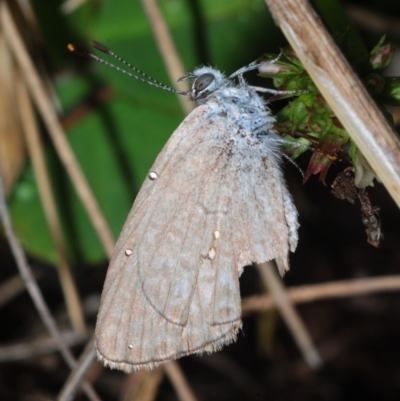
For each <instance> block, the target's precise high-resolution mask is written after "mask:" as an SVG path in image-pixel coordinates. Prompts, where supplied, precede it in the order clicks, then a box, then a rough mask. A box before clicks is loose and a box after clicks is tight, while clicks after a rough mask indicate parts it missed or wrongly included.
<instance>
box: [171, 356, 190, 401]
mask: <svg viewBox="0 0 400 401" xmlns="http://www.w3.org/2000/svg"><path fill="white" fill-rule="evenodd" d="M164 371H165V373H166V374H167V376H168V378H169V380H170V381H171V384H172V385H173V386H174V389H175V391H176V393H177V395H178V398H179V400H180V401H197V398H196V397H195V395H194V393H193V391H192V389H191V388H190V386H189V384H188V382H187V380H186V378H185V376H184V375H183V372H182V370H181V368H180V366H179V364H178V362H175V361H171V362H169V363H167V364H166V365H165V366H164Z"/></svg>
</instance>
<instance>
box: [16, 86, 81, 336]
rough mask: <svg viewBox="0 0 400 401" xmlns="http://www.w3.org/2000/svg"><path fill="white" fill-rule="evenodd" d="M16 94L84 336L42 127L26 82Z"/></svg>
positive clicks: (75, 319)
mask: <svg viewBox="0 0 400 401" xmlns="http://www.w3.org/2000/svg"><path fill="white" fill-rule="evenodd" d="M16 93H17V100H18V101H17V104H18V106H19V111H20V115H21V121H22V122H23V127H24V129H23V132H24V134H25V139H26V144H27V147H28V152H29V154H30V157H31V160H32V164H33V168H34V171H35V177H36V180H37V185H38V189H39V195H40V199H41V201H42V205H43V209H44V213H45V217H46V220H47V224H48V226H49V229H50V233H51V237H52V239H53V242H54V245H55V249H56V252H57V256H58V263H57V267H58V273H59V276H60V281H61V286H62V289H63V292H64V297H65V300H66V305H67V311H68V314H69V316H70V319H71V322H72V325H73V327H74V329H75V330H76V331H77V332H78V333H79V334H81V335H84V334H85V332H86V325H85V320H84V316H83V311H82V306H81V302H80V299H79V295H78V290H77V288H76V285H75V282H74V279H73V275H72V272H71V267H70V266H69V264H68V259H67V251H66V249H65V241H64V238H63V234H62V229H61V222H60V217H59V213H58V210H57V206H56V201H55V198H54V194H53V190H52V187H51V183H50V177H49V174H48V172H47V167H46V163H45V160H46V159H45V155H44V151H43V146H42V143H41V141H40V134H39V129H38V126H37V122H36V118H35V114H34V111H33V107H32V103H31V101H30V99H29V95H28V91H27V89H26V86H25V84H24V83H23V82H22V81H17V85H16Z"/></svg>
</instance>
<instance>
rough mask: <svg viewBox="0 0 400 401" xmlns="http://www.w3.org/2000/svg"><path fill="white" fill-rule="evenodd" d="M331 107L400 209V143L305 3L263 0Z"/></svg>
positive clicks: (303, 0) (292, 0)
mask: <svg viewBox="0 0 400 401" xmlns="http://www.w3.org/2000/svg"><path fill="white" fill-rule="evenodd" d="M266 3H267V5H268V6H269V8H270V11H271V13H272V15H273V17H274V19H275V22H276V23H277V24H278V26H279V27H280V28H281V30H282V32H283V33H284V35H285V36H286V38H287V40H288V41H289V43H290V45H291V46H292V48H293V50H294V51H295V52H296V54H297V56H298V57H299V59H300V60H301V62H302V63H303V65H304V67H305V68H306V70H307V72H308V73H309V75H310V76H311V78H312V79H313V81H314V83H315V85H316V86H317V87H318V89H319V90H320V92H321V93H322V95H323V96H324V98H325V100H326V101H327V102H328V104H329V106H330V107H331V108H332V110H333V111H334V113H335V114H336V116H337V117H338V118H339V120H340V122H341V123H342V124H343V126H344V127H345V129H346V130H347V131H348V133H349V134H350V136H351V137H352V139H353V140H354V142H355V143H356V145H357V146H358V148H359V149H360V150H361V152H362V153H363V155H364V156H365V158H366V159H367V161H368V163H369V164H370V165H371V167H372V169H373V170H374V171H375V173H376V174H377V176H378V177H379V178H380V179H381V180H382V182H383V184H384V185H385V187H386V189H387V190H388V192H389V193H390V194H391V196H392V198H393V199H394V200H395V202H396V203H397V205H399V206H400V142H399V140H398V138H397V135H396V134H395V133H394V132H393V130H392V128H391V127H390V125H389V124H388V122H387V121H386V119H385V118H384V116H383V115H382V113H381V112H380V110H379V109H378V107H377V106H376V104H375V102H374V101H373V100H372V98H371V97H370V96H369V94H368V92H367V91H366V89H365V88H364V86H363V84H362V83H361V81H360V80H359V78H358V77H357V76H356V74H355V73H354V71H353V70H352V69H351V67H350V65H349V64H348V63H347V61H346V60H345V58H344V57H343V55H342V54H341V52H340V50H339V49H338V47H337V46H336V44H335V42H334V40H333V39H332V37H331V36H330V35H329V33H328V32H327V30H326V29H325V27H324V26H323V25H322V23H321V21H320V19H319V18H318V16H317V15H316V13H315V12H314V10H313V9H312V8H311V6H310V4H309V2H308V1H306V0H266Z"/></svg>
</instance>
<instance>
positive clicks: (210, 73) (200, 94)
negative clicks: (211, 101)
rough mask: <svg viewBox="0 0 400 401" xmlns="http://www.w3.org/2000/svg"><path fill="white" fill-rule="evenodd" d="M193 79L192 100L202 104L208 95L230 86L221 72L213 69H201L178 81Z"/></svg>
mask: <svg viewBox="0 0 400 401" xmlns="http://www.w3.org/2000/svg"><path fill="white" fill-rule="evenodd" d="M187 78H192V79H193V81H192V85H191V90H190V92H189V94H190V98H191V99H192V100H195V101H196V102H197V103H202V100H203V99H205V98H206V97H207V96H208V95H210V94H211V93H213V92H215V91H216V90H218V89H220V88H221V87H223V86H228V85H229V84H230V81H229V80H228V79H227V78H226V77H225V76H224V74H222V73H221V72H220V71H218V70H216V69H214V68H211V67H199V68H196V69H195V70H194V71H192V72H189V73H188V74H186V75H184V76H183V77H181V78H179V80H178V81H183V80H184V79H187Z"/></svg>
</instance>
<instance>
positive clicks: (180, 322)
mask: <svg viewBox="0 0 400 401" xmlns="http://www.w3.org/2000/svg"><path fill="white" fill-rule="evenodd" d="M94 45H95V47H96V48H98V49H99V50H101V51H103V52H106V53H107V54H111V55H112V56H114V57H117V58H118V59H119V60H122V59H120V58H119V57H118V56H116V55H115V54H114V53H113V52H112V51H111V50H110V49H108V48H106V47H105V46H104V45H101V44H99V43H97V42H95V43H94ZM89 55H90V56H91V57H93V54H92V53H90V54H89ZM94 57H97V56H94ZM99 61H101V62H104V61H102V60H101V59H100V60H99ZM122 61H123V60H122ZM123 62H124V63H125V64H128V63H126V62H125V61H123ZM128 65H129V66H130V64H128ZM259 65H260V64H259V63H257V62H254V63H251V64H250V65H249V66H247V67H244V68H242V69H240V70H239V71H237V72H235V73H234V74H232V75H231V76H229V77H226V76H225V75H224V74H222V73H221V72H220V71H218V70H216V69H214V68H211V67H199V68H196V69H195V70H194V71H193V72H191V73H189V74H187V75H185V76H184V77H182V79H191V80H192V84H191V89H190V90H189V91H187V92H182V91H175V90H173V89H172V88H169V87H166V86H165V85H163V84H160V83H158V82H157V81H155V80H152V79H151V81H150V80H149V79H147V78H146V80H145V82H147V83H150V84H152V85H155V86H159V87H161V88H163V89H167V90H171V91H174V92H177V93H180V94H184V95H188V96H190V99H191V100H193V101H195V102H196V103H197V104H198V106H197V107H196V108H195V109H194V110H193V111H192V112H191V113H190V114H189V115H188V116H187V117H186V118H185V119H184V120H183V122H182V123H181V124H180V126H179V127H178V128H177V129H176V130H175V132H174V133H173V134H172V136H171V137H170V139H169V140H168V142H167V144H166V145H165V146H164V148H163V150H162V151H161V153H160V154H159V155H158V157H157V159H156V161H155V163H154V165H153V166H152V168H151V170H150V172H149V174H148V176H147V178H146V180H145V182H144V183H143V185H142V187H141V189H140V192H139V194H138V195H137V197H136V200H135V202H134V204H133V206H132V209H131V211H130V213H129V215H128V217H127V219H126V222H125V224H124V226H123V229H122V232H121V234H120V237H119V239H118V241H117V244H116V247H115V250H114V253H113V256H112V258H111V261H110V265H109V268H108V272H107V277H106V280H105V284H104V288H103V293H102V297H101V304H100V309H99V313H98V318H97V324H96V330H95V346H96V352H97V356H98V358H99V359H100V360H101V361H102V362H103V363H104V364H105V365H106V366H108V367H110V368H112V369H119V370H123V371H125V372H132V371H136V370H138V369H152V368H154V367H156V366H158V365H160V364H162V363H165V362H168V361H170V360H173V359H176V358H179V357H182V356H184V355H189V354H194V353H195V354H196V353H197V354H199V353H211V352H214V351H217V350H219V349H220V348H221V347H222V346H223V345H225V344H229V343H231V342H232V341H234V340H235V339H236V337H237V333H238V331H239V329H240V328H241V326H242V322H241V300H240V291H239V277H240V275H241V273H242V272H243V268H244V267H245V266H247V265H251V264H256V263H263V262H267V261H269V260H272V259H275V261H276V263H277V266H278V268H279V271H280V273H281V274H284V272H285V271H287V270H288V269H289V261H288V255H289V251H292V252H294V250H295V249H296V246H297V241H298V233H297V231H298V226H299V223H298V217H297V210H296V207H295V205H294V203H293V200H292V197H291V195H290V193H289V191H288V189H287V187H286V184H285V180H284V177H283V174H282V171H281V159H282V152H281V150H280V145H281V144H282V139H281V138H280V137H279V135H278V134H277V133H276V132H274V131H273V129H272V126H273V123H274V121H275V119H274V117H273V116H272V115H271V112H270V110H269V108H268V106H267V104H266V102H265V100H264V99H263V98H262V97H261V96H260V95H259V94H258V93H257V90H256V89H255V88H252V87H250V86H248V85H247V83H246V82H245V80H244V78H243V73H244V72H247V71H249V70H251V69H255V68H257V67H258V66H259ZM114 68H117V69H119V67H114ZM132 68H134V70H135V71H138V72H139V73H140V74H141V75H142V76H146V74H144V73H142V72H141V71H140V70H137V69H136V68H135V67H132ZM123 72H125V71H123ZM125 73H126V72H125ZM134 77H135V78H137V79H140V80H144V79H143V78H140V77H137V76H136V75H134ZM146 77H147V76H146ZM236 81H238V82H236Z"/></svg>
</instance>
